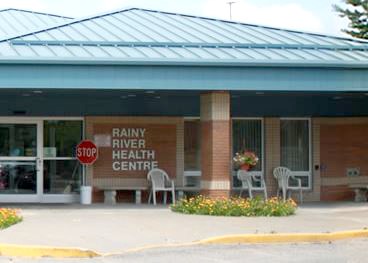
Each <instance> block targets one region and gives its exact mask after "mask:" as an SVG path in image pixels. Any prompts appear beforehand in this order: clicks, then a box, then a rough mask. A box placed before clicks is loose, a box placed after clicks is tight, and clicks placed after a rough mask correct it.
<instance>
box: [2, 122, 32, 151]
mask: <svg viewBox="0 0 368 263" xmlns="http://www.w3.org/2000/svg"><path fill="white" fill-rule="evenodd" d="M0 156H15V157H35V156H37V125H36V124H0Z"/></svg>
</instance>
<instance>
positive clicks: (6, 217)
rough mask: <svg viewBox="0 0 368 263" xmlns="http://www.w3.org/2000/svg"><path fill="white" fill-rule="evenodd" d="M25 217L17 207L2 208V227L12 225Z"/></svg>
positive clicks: (0, 214) (0, 215) (0, 224)
mask: <svg viewBox="0 0 368 263" xmlns="http://www.w3.org/2000/svg"><path fill="white" fill-rule="evenodd" d="M22 220H23V218H22V217H21V216H20V215H19V212H18V211H17V210H15V209H9V208H0V229H4V228H7V227H9V226H11V225H14V224H17V223H19V222H21V221H22Z"/></svg>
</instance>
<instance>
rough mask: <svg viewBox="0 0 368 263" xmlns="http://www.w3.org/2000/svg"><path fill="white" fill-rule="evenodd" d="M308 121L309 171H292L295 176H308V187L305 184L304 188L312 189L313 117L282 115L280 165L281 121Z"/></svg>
mask: <svg viewBox="0 0 368 263" xmlns="http://www.w3.org/2000/svg"><path fill="white" fill-rule="evenodd" d="M284 120H286V121H303V120H304V121H305V120H306V121H308V140H309V143H308V147H309V156H308V161H309V165H308V168H309V171H291V174H292V175H293V176H297V177H308V187H305V186H303V187H302V189H304V190H312V189H313V170H312V161H313V159H312V157H313V156H312V152H313V148H312V146H313V143H312V118H310V117H282V118H280V165H281V121H284Z"/></svg>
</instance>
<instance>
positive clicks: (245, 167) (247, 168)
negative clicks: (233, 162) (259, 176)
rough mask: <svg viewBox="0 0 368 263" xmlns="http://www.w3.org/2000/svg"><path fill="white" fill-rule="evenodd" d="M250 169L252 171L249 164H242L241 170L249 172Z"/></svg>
mask: <svg viewBox="0 0 368 263" xmlns="http://www.w3.org/2000/svg"><path fill="white" fill-rule="evenodd" d="M249 169H250V166H249V164H242V165H241V166H240V170H244V171H249Z"/></svg>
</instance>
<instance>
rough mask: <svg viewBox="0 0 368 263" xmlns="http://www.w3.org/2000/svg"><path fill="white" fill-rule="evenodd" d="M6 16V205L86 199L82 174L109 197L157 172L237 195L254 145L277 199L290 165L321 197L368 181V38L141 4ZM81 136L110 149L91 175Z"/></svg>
mask: <svg viewBox="0 0 368 263" xmlns="http://www.w3.org/2000/svg"><path fill="white" fill-rule="evenodd" d="M0 20H1V21H2V22H1V23H0V94H1V96H0V99H1V107H0V115H1V117H0V202H75V201H77V200H79V196H78V193H79V186H80V179H81V176H82V174H83V173H85V175H86V178H87V182H88V183H89V184H91V185H93V187H94V196H93V197H94V201H95V202H99V201H102V200H103V193H102V192H101V191H100V190H99V189H100V188H101V187H107V186H135V185H145V184H146V183H147V180H146V174H147V171H148V170H149V169H150V168H152V167H156V166H159V167H161V168H163V169H165V170H166V171H168V173H169V175H170V176H171V177H172V178H174V179H175V182H176V186H179V187H187V190H190V189H192V190H198V191H200V192H202V193H203V194H207V195H211V196H219V195H229V194H230V193H231V191H236V189H237V187H239V181H238V180H237V179H236V178H235V177H234V172H233V171H232V170H233V169H232V162H231V159H232V156H233V154H234V153H235V152H237V151H239V150H240V149H244V148H247V149H250V150H252V151H255V152H256V153H257V155H258V156H259V157H260V160H261V161H260V163H259V165H258V166H257V167H256V168H255V171H254V172H256V173H258V174H259V175H262V176H264V177H265V180H266V184H267V186H268V191H269V192H270V194H271V195H272V194H274V193H275V189H276V185H275V184H276V181H275V180H274V178H273V176H272V170H273V169H274V168H275V167H277V166H280V165H283V166H287V167H289V168H291V170H292V171H293V172H294V174H295V175H296V176H298V177H299V178H301V179H302V182H303V187H304V188H305V191H304V193H305V199H306V200H310V201H320V200H323V201H325V200H352V198H353V191H352V189H351V188H349V185H350V184H352V183H364V182H365V183H368V157H367V156H368V147H367V146H368V145H367V144H368V142H367V140H366V138H367V133H368V42H366V41H363V40H356V39H350V38H341V37H333V36H325V35H320V34H313V33H304V32H297V31H291V30H284V29H277V28H271V27H264V26H257V25H249V24H244V23H237V22H232V21H223V20H217V19H211V18H203V17H195V16H189V15H182V14H174V13H167V12H159V11H153V10H145V9H138V8H132V9H127V10H118V11H116V12H111V13H105V14H101V15H98V16H91V17H87V18H83V19H72V18H68V17H61V16H55V15H49V14H42V13H34V12H28V11H23V10H15V9H7V10H3V11H0ZM83 138H87V139H91V140H93V141H94V142H95V143H96V144H97V145H98V147H99V159H98V160H97V162H96V163H95V164H94V165H93V166H90V167H87V168H86V169H85V171H84V169H82V167H80V165H79V164H78V162H77V161H76V158H75V147H76V145H77V144H78V142H79V141H80V140H81V139H83ZM130 194H131V193H128V192H124V191H122V192H121V193H119V198H120V200H125V198H129V195H130Z"/></svg>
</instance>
